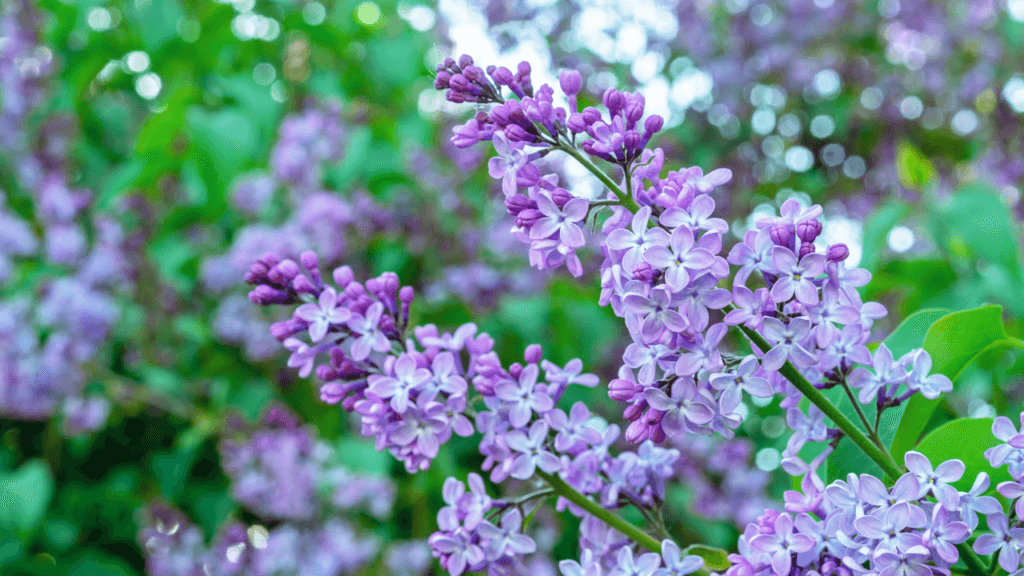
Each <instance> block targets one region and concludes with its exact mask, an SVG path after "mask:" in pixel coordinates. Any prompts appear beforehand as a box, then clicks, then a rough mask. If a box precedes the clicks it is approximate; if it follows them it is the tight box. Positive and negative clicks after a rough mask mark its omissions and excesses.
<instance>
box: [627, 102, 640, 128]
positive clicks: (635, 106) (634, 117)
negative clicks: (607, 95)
mask: <svg viewBox="0 0 1024 576" xmlns="http://www.w3.org/2000/svg"><path fill="white" fill-rule="evenodd" d="M625 114H626V122H628V123H629V125H630V126H634V125H636V123H637V122H639V121H640V119H641V118H643V117H644V105H643V102H636V101H631V102H630V103H629V104H626V110H625Z"/></svg>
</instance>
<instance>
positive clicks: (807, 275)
mask: <svg viewBox="0 0 1024 576" xmlns="http://www.w3.org/2000/svg"><path fill="white" fill-rule="evenodd" d="M772 263H773V264H774V265H775V269H776V271H777V272H778V275H779V279H778V280H777V281H776V282H775V285H774V286H772V290H771V295H772V300H774V301H776V302H787V301H789V300H790V299H791V298H792V297H793V296H794V295H796V299H797V300H798V301H800V302H801V303H803V304H807V305H812V304H817V303H818V287H817V286H816V285H815V284H814V279H815V278H817V277H818V276H821V274H822V273H823V272H824V271H825V256H824V255H823V254H817V253H811V254H808V255H806V256H804V257H803V258H801V259H800V260H799V262H798V261H797V258H796V255H795V254H793V252H792V251H791V250H790V249H789V248H785V247H783V246H776V247H775V248H774V249H773V250H772Z"/></svg>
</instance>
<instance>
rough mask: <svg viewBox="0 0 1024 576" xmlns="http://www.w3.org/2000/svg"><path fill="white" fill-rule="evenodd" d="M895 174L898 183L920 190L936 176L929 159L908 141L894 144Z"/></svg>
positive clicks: (936, 173)
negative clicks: (898, 180)
mask: <svg viewBox="0 0 1024 576" xmlns="http://www.w3.org/2000/svg"><path fill="white" fill-rule="evenodd" d="M896 176H897V177H898V178H899V179H900V184H902V185H903V187H904V188H908V189H910V190H921V189H922V188H924V187H925V185H926V184H928V183H930V182H934V181H935V180H936V178H938V172H936V171H935V166H933V165H932V163H931V161H930V160H928V158H927V157H925V155H924V154H922V153H921V151H920V150H918V149H917V148H915V147H914V146H913V145H912V144H910V143H908V142H900V143H899V144H897V145H896Z"/></svg>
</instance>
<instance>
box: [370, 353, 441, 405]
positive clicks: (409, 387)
mask: <svg viewBox="0 0 1024 576" xmlns="http://www.w3.org/2000/svg"><path fill="white" fill-rule="evenodd" d="M394 372H395V375H394V376H379V377H377V378H375V379H374V381H373V382H372V383H371V384H370V388H369V390H370V392H372V393H373V394H376V395H377V396H378V397H380V398H381V399H383V400H387V399H389V398H390V399H391V408H392V409H394V411H395V412H398V413H399V414H402V413H404V412H405V410H406V408H408V406H409V400H410V394H411V393H412V392H413V391H414V390H416V389H417V388H419V387H421V386H423V384H424V383H426V382H427V381H428V380H430V370H427V369H426V368H417V367H416V359H415V358H413V357H412V356H411V355H409V354H402V355H401V356H399V357H398V360H397V361H395V369H394ZM371 378H372V377H371Z"/></svg>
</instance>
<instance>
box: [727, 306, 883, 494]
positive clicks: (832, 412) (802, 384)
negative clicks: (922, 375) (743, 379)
mask: <svg viewBox="0 0 1024 576" xmlns="http://www.w3.org/2000/svg"><path fill="white" fill-rule="evenodd" d="M739 329H740V330H742V331H743V333H744V334H745V335H746V336H747V338H749V339H750V341H751V342H753V343H754V345H755V346H757V347H758V348H760V349H761V351H762V352H768V351H769V350H771V348H772V346H771V344H769V343H768V341H767V340H765V339H764V337H762V336H761V335H760V334H758V333H757V332H756V331H754V330H751V329H750V328H747V327H746V326H744V325H742V324H741V325H740V326H739ZM779 374H782V375H783V376H784V377H785V378H786V379H787V380H789V382H790V383H791V384H793V386H795V387H796V389H797V390H799V391H800V392H801V393H802V394H803V395H804V396H806V397H807V399H808V400H810V401H811V403H812V404H814V405H815V406H817V407H818V408H820V409H821V411H822V412H824V413H825V415H826V416H828V417H829V418H830V419H831V420H832V422H833V423H835V425H836V426H838V427H839V429H840V430H842V431H843V433H844V434H846V436H847V437H848V438H849V439H850V440H851V441H853V443H854V444H856V445H857V447H858V448H860V449H861V450H863V451H864V453H865V454H867V455H868V458H871V459H872V460H874V462H875V464H878V466H879V467H880V468H881V469H882V470H883V471H885V474H886V475H887V476H889V479H890V480H892V481H894V482H895V481H896V479H897V478H899V477H900V476H901V475H902V474H903V470H901V469H900V466H899V464H897V463H896V460H894V459H893V457H892V455H891V454H889V452H888V451H887V450H882V449H880V448H879V447H878V446H875V444H874V443H873V442H872V441H871V440H869V439H868V437H867V436H865V435H864V433H863V432H861V431H860V428H858V427H857V425H856V424H854V423H853V421H852V420H850V419H849V418H847V417H846V415H845V414H843V413H842V412H840V411H839V409H838V408H836V407H835V406H833V405H832V403H831V402H829V400H828V398H826V397H825V395H824V394H822V393H821V391H820V390H818V389H817V388H815V387H814V385H813V384H811V383H810V382H809V381H808V380H807V378H804V376H803V374H801V373H800V372H799V371H798V370H797V369H796V368H795V367H794V366H793V364H791V363H790V362H789V361H788V360H787V361H786V363H785V364H783V366H782V368H780V369H779Z"/></svg>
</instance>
